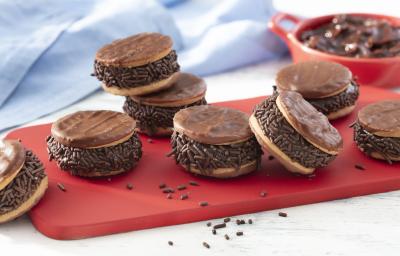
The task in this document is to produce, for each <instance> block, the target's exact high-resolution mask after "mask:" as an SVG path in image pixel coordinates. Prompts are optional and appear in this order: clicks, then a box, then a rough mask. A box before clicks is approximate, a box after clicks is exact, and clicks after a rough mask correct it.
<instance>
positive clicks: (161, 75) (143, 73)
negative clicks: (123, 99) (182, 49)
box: [94, 50, 180, 88]
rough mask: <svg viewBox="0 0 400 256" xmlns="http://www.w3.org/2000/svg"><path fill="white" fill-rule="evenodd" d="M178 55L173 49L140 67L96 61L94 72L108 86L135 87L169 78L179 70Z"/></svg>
mask: <svg viewBox="0 0 400 256" xmlns="http://www.w3.org/2000/svg"><path fill="white" fill-rule="evenodd" d="M179 69H180V67H179V64H178V62H177V55H176V52H175V51H174V50H172V51H171V52H170V53H169V54H168V55H166V56H165V57H163V58H161V59H160V60H157V61H155V62H151V63H149V64H146V65H143V66H138V67H132V68H130V67H113V66H107V65H103V64H102V63H100V62H98V61H95V62H94V74H95V76H96V77H97V79H99V80H100V81H102V82H103V83H104V84H105V85H106V86H108V87H111V86H115V87H119V88H134V87H139V86H143V85H148V84H151V83H154V82H157V81H160V80H163V79H167V78H169V77H170V76H171V75H172V74H174V73H175V72H177V71H179Z"/></svg>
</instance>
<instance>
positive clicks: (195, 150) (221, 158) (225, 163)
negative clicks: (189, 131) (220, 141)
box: [169, 132, 262, 174]
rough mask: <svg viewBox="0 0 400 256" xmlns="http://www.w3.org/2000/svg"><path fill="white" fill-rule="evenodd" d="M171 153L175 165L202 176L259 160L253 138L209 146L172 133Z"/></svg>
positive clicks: (259, 150)
mask: <svg viewBox="0 0 400 256" xmlns="http://www.w3.org/2000/svg"><path fill="white" fill-rule="evenodd" d="M171 146H172V151H171V153H170V154H169V155H174V158H175V161H176V163H177V164H181V165H183V166H186V167H187V169H189V170H190V168H192V167H193V168H196V169H198V170H200V171H201V172H202V173H204V174H211V173H212V171H213V170H215V169H217V168H232V167H233V168H236V169H239V168H240V166H241V165H244V164H247V163H250V162H252V161H254V160H256V161H257V162H258V163H259V162H260V160H261V154H262V151H261V147H260V145H259V144H258V142H257V140H256V138H255V137H251V138H250V139H248V140H246V141H244V142H240V143H235V144H230V145H210V144H203V143H200V142H197V141H194V140H192V139H190V138H189V137H187V136H186V135H184V134H181V133H178V132H174V133H173V134H172V137H171Z"/></svg>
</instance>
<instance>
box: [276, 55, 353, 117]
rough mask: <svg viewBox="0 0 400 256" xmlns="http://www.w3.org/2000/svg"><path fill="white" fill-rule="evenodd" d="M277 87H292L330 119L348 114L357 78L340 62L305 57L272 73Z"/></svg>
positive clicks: (288, 88) (281, 88)
mask: <svg viewBox="0 0 400 256" xmlns="http://www.w3.org/2000/svg"><path fill="white" fill-rule="evenodd" d="M276 84H277V86H278V90H279V91H282V90H286V91H296V92H298V93H300V94H301V95H302V96H303V97H304V98H305V99H306V100H307V101H308V102H310V103H311V104H312V105H313V106H314V107H315V108H316V109H317V110H318V111H320V112H322V113H323V114H324V115H326V116H327V117H328V119H330V120H333V119H336V118H339V117H342V116H345V115H348V114H350V113H351V112H352V111H353V109H354V108H355V105H356V101H357V99H358V96H359V89H358V87H359V86H358V84H357V82H356V81H355V80H354V79H353V77H352V73H351V71H350V70H349V69H348V68H346V67H345V66H343V65H340V64H338V63H335V62H326V61H307V62H300V63H296V64H292V65H289V66H287V67H285V68H283V69H282V70H280V71H279V72H278V74H277V76H276Z"/></svg>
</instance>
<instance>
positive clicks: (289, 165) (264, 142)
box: [249, 114, 315, 175]
mask: <svg viewBox="0 0 400 256" xmlns="http://www.w3.org/2000/svg"><path fill="white" fill-rule="evenodd" d="M249 125H250V129H251V130H252V131H253V133H254V134H255V136H256V139H257V141H258V143H260V145H261V146H262V147H263V148H264V149H266V150H267V151H268V152H269V153H270V154H271V155H273V156H274V157H275V158H276V159H278V160H279V162H280V163H281V164H282V165H283V166H284V167H285V168H286V169H287V170H288V171H290V172H293V173H300V174H305V175H308V174H311V173H313V172H314V170H315V168H307V167H305V166H303V165H301V164H299V163H298V162H295V161H293V160H292V159H290V158H289V156H287V155H286V154H285V153H284V152H283V151H282V150H280V149H279V148H278V147H277V146H276V145H275V144H274V143H273V142H272V141H271V140H270V139H269V138H268V137H267V136H265V135H264V132H263V131H262V129H261V127H260V125H259V124H258V121H257V119H256V117H255V116H254V114H253V115H251V116H250V119H249Z"/></svg>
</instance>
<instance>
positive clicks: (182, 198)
mask: <svg viewBox="0 0 400 256" xmlns="http://www.w3.org/2000/svg"><path fill="white" fill-rule="evenodd" d="M188 198H189V196H188V194H183V195H181V200H186V199H188Z"/></svg>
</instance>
